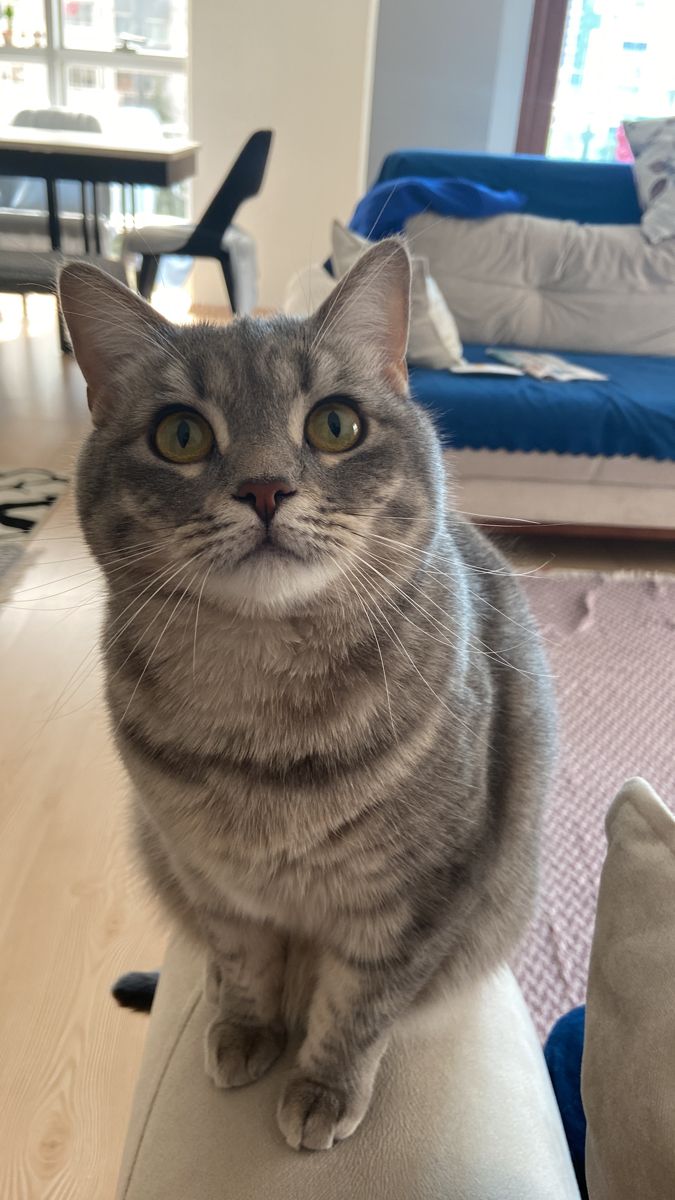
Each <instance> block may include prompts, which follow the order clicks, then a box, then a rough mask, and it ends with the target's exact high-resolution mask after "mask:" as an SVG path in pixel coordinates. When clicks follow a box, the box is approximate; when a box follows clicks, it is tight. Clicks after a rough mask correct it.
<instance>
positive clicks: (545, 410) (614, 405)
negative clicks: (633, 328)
mask: <svg viewBox="0 0 675 1200" xmlns="http://www.w3.org/2000/svg"><path fill="white" fill-rule="evenodd" d="M464 353H465V356H466V357H467V358H468V359H470V360H473V361H474V362H480V361H483V362H484V361H486V354H485V347H484V346H465V348H464ZM558 353H561V354H562V357H563V358H567V359H569V360H570V362H575V363H581V364H582V365H583V366H587V367H591V368H594V369H595V370H596V371H601V372H602V373H603V374H606V375H608V376H609V379H608V380H607V382H606V383H587V382H583V381H576V382H574V383H555V382H553V381H552V380H538V379H532V378H530V377H529V376H527V375H522V376H510V377H508V376H505V377H502V378H495V377H494V376H492V377H490V376H486V375H484V376H470V375H452V374H450V372H449V371H428V370H424V369H423V368H421V367H414V368H412V369H411V371H410V385H411V389H412V393H413V395H414V396H415V398H416V399H417V400H418V401H419V402H420V403H421V404H423V405H424V407H425V408H428V409H429V410H430V411H431V412H432V413H433V414H434V416H435V418H436V425H437V428H438V429H439V432H441V433H442V434H443V435H444V436H445V438H447V440H448V442H449V444H450V445H453V446H456V447H457V448H458V449H461V448H463V447H466V448H470V449H472V450H538V451H543V452H545V451H547V450H554V451H556V452H557V453H558V454H590V455H596V454H602V455H605V456H607V457H612V456H613V455H627V454H636V455H638V456H639V457H640V458H656V459H670V460H675V358H650V357H648V356H646V355H642V356H640V357H638V356H634V355H627V354H571V353H568V352H567V351H559V352H558Z"/></svg>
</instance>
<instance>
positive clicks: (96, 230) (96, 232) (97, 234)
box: [91, 183, 101, 256]
mask: <svg viewBox="0 0 675 1200" xmlns="http://www.w3.org/2000/svg"><path fill="white" fill-rule="evenodd" d="M91 186H92V195H93V197H94V241H95V243H96V253H97V254H98V255H99V256H100V254H101V230H100V229H99V227H98V196H97V195H96V184H95V183H92V185H91Z"/></svg>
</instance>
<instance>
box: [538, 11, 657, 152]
mask: <svg viewBox="0 0 675 1200" xmlns="http://www.w3.org/2000/svg"><path fill="white" fill-rule="evenodd" d="M674 43H675V5H673V4H672V3H668V2H667V0H570V3H569V6H568V9H567V18H566V23H565V32H564V37H563V45H562V54H561V56H560V65H559V68H558V75H557V81H556V86H555V93H554V97H553V105H552V112H551V124H550V130H549V135H548V142H547V146H546V153H547V154H549V155H552V156H553V157H556V158H581V159H595V160H605V161H612V160H615V159H621V158H624V157H626V147H625V142H624V140H623V137H622V133H621V124H622V122H623V121H624V120H635V119H639V118H640V117H664V116H668V115H670V114H674V115H675V93H674V91H673V82H674V78H675V77H674V74H673V56H672V47H673V44H674Z"/></svg>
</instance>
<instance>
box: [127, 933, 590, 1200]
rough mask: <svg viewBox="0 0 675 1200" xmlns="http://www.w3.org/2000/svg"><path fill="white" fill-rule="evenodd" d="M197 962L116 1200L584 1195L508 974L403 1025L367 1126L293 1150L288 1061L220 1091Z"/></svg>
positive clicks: (183, 967) (181, 988)
mask: <svg viewBox="0 0 675 1200" xmlns="http://www.w3.org/2000/svg"><path fill="white" fill-rule="evenodd" d="M206 1020H207V1014H206V1010H205V1007H204V1002H203V999H202V996H201V964H200V961H199V958H198V957H197V956H195V953H194V951H192V950H191V949H190V948H189V947H188V946H186V945H185V944H182V943H176V944H174V945H173V946H172V947H171V949H170V951H169V954H168V957H167V961H166V963H165V965H164V967H163V970H162V976H161V982H160V986H159V992H158V995H157V999H156V1001H155V1008H154V1011H153V1014H152V1018H151V1024H150V1029H149V1033H148V1041H147V1046H146V1052H145V1058H144V1062H143V1066H142V1070H141V1076H140V1079H139V1083H138V1089H137V1094H136V1099H135V1103H134V1110H133V1114H132V1120H131V1125H130V1128H129V1134H128V1140H127V1145H126V1149H125V1154H124V1163H123V1168H122V1174H121V1178H120V1185H119V1192H118V1197H119V1200H578V1197H579V1193H578V1190H577V1187H576V1184H575V1181H574V1175H573V1171H572V1167H571V1164H570V1160H569V1156H568V1153H567V1146H566V1144H565V1140H564V1136H563V1131H562V1127H561V1123H560V1118H559V1115H558V1110H557V1108H556V1105H555V1100H554V1098H553V1094H552V1091H551V1086H550V1083H549V1079H548V1075H547V1073H546V1068H545V1065H544V1060H543V1057H542V1054H541V1050H540V1047H539V1044H538V1041H537V1038H536V1034H535V1032H534V1029H533V1026H532V1024H531V1021H530V1018H529V1015H528V1013H527V1010H526V1008H525V1004H524V1001H523V999H522V997H521V995H520V992H519V990H518V987H517V985H516V983H515V980H514V979H513V976H512V975H511V974H510V972H509V971H508V970H506V969H504V970H501V971H499V972H498V973H497V974H496V975H495V976H494V977H493V978H491V979H490V980H488V981H486V982H484V983H483V984H481V985H478V986H476V987H473V988H472V989H470V990H469V991H467V992H466V993H465V994H463V995H461V996H456V997H455V998H454V1000H453V1001H452V1002H449V1001H446V1002H445V1003H444V1005H443V1006H442V1007H441V1008H436V1009H435V1010H430V1011H429V1012H428V1013H427V1014H426V1015H425V1017H424V1018H423V1019H422V1018H419V1019H416V1020H414V1021H410V1022H408V1023H404V1024H403V1025H402V1026H401V1028H400V1029H399V1031H398V1033H397V1035H396V1037H395V1039H394V1041H393V1044H392V1046H391V1047H390V1049H389V1050H388V1052H387V1054H386V1055H385V1058H384V1060H383V1064H382V1068H381V1071H380V1075H379V1077H378V1082H377V1087H376V1090H375V1097H374V1100H373V1104H372V1107H371V1110H370V1112H369V1113H368V1115H367V1117H366V1119H365V1120H364V1123H363V1125H362V1126H361V1127H360V1129H358V1130H357V1132H356V1133H355V1134H354V1135H353V1136H352V1137H351V1138H350V1139H349V1140H348V1141H346V1142H343V1143H342V1144H341V1145H339V1146H336V1147H335V1148H334V1149H333V1150H330V1151H326V1152H320V1153H315V1154H312V1153H300V1154H298V1153H297V1152H295V1151H293V1150H290V1149H289V1148H288V1146H287V1145H286V1143H285V1142H284V1140H283V1138H282V1136H281V1134H280V1133H279V1131H278V1129H277V1125H276V1120H275V1107H276V1102H277V1098H278V1096H279V1091H280V1088H281V1087H282V1084H283V1078H284V1072H285V1070H286V1069H287V1067H288V1062H287V1061H283V1062H282V1063H280V1064H278V1065H277V1066H276V1067H275V1068H273V1070H272V1071H271V1072H270V1073H269V1074H268V1075H267V1076H265V1077H264V1078H263V1079H262V1080H259V1081H258V1082H257V1083H255V1084H252V1085H251V1086H250V1087H246V1088H241V1089H238V1090H236V1091H230V1092H223V1091H218V1090H216V1088H214V1086H213V1084H212V1083H211V1082H210V1081H209V1080H208V1079H207V1077H206V1075H205V1074H204V1067H203V1061H202V1040H203V1034H204V1026H205V1023H206Z"/></svg>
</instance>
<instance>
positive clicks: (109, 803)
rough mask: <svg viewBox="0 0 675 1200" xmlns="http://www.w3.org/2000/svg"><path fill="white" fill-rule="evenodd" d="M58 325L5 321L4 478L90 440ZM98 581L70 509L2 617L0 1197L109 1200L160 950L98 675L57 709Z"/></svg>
mask: <svg viewBox="0 0 675 1200" xmlns="http://www.w3.org/2000/svg"><path fill="white" fill-rule="evenodd" d="M0 311H2V312H3V316H4V313H5V311H6V309H4V308H3V309H0ZM10 315H11V313H10ZM48 315H49V320H48V321H47V326H46V329H45V330H44V332H43V333H39V332H37V333H36V336H33V337H30V338H27V337H22V338H20V339H11V338H8V340H4V341H3V340H1V339H2V338H3V337H8V335H9V333H10V331H11V328H12V325H11V323H10V322H8V321H7V320H3V321H2V322H1V323H0V428H1V429H2V443H1V449H0V465H3V466H14V465H23V466H44V467H52V468H56V469H58V470H70V469H72V460H73V455H74V452H75V449H76V447H77V445H78V444H79V442H80V440H81V437H82V435H83V433H84V431H85V430H86V429H87V427H88V414H87V407H86V402H85V399H84V389H83V386H82V381H81V378H80V377H79V372H78V371H77V369H76V367H75V365H74V364H73V363H72V362H69V361H68V360H65V359H63V358H62V356H61V354H60V353H59V351H58V345H57V341H56V337H55V331H54V329H55V327H54V316H53V312H52V313H51V314H48ZM39 316H40V313H39V311H38V310H37V309H36V324H34V330H35V329H37V330H39V328H40V321H39V319H38V318H39ZM83 556H84V557H83ZM90 567H91V562H90V560H89V559H88V558H87V557H86V555H85V549H84V546H83V544H82V541H81V539H80V537H79V534H78V533H77V530H76V526H75V522H74V518H73V513H72V507H71V502H70V499H69V498H68V499H66V500H64V501H62V502H61V503H60V504H59V505H58V506H57V508H56V509H55V511H54V512H53V514H52V515H51V516H50V518H49V519H48V521H47V522H45V523H44V524H43V525H42V526H41V527H40V530H39V531H38V533H37V534H36V536H35V540H34V542H33V544H32V547H31V550H30V552H29V554H28V556H26V557H25V558H24V569H23V571H22V573H21V576H20V577H18V578H17V579H16V581H15V585H14V589H13V594H12V597H11V599H10V600H9V601H8V603H7V605H6V607H5V609H4V612H3V614H2V617H1V619H0V663H2V687H0V729H1V730H2V735H1V744H0V756H1V761H2V768H1V770H0V963H1V964H2V967H1V970H0V1146H1V1147H2V1149H1V1150H0V1198H1V1200H47V1198H49V1200H112V1197H113V1196H114V1191H115V1180H116V1176H117V1168H118V1163H119V1158H120V1154H121V1149H122V1142H123V1138H124V1133H125V1128H126V1123H127V1119H128V1114H129V1107H130V1103H131V1096H132V1092H133V1087H134V1081H135V1078H136V1074H137V1071H138V1065H139V1061H140V1055H141V1052H142V1048H143V1039H144V1036H145V1029H146V1026H147V1018H145V1017H143V1016H137V1015H134V1014H130V1013H128V1012H124V1011H122V1010H120V1009H118V1008H117V1006H116V1005H115V1003H114V1001H113V1000H112V999H111V997H110V991H109V989H110V984H111V982H112V981H113V980H114V979H115V978H116V977H117V976H118V975H119V974H120V973H121V972H123V971H125V970H129V969H131V968H134V967H137V968H143V967H145V968H151V967H154V966H158V965H159V963H160V961H161V957H162V951H163V942H164V936H163V932H162V930H161V926H160V924H159V921H158V920H157V918H156V916H155V914H154V912H153V911H152V909H151V906H150V904H149V903H148V901H147V900H146V899H145V897H144V895H143V892H142V890H141V888H140V886H139V884H138V882H137V881H135V880H134V878H133V875H132V872H131V869H130V865H129V854H128V852H127V846H126V835H125V794H124V793H125V784H124V781H123V778H122V773H121V771H120V768H119V767H118V765H117V763H116V762H115V758H114V755H113V752H112V750H111V746H110V742H109V738H108V734H107V731H106V728H105V722H104V717H103V712H102V707H101V702H100V698H99V696H100V688H99V686H98V677H97V675H96V673H94V674H93V675H91V676H90V677H88V678H86V679H85V682H84V683H83V685H82V687H81V688H80V689H79V690H77V691H74V690H73V687H74V685H71V687H70V688H67V690H66V693H65V695H63V696H62V695H61V693H62V691H63V689H64V686H66V685H67V682H68V680H69V678H70V676H71V675H72V673H73V671H75V669H76V668H77V667H78V666H80V665H81V664H84V666H83V668H82V671H81V675H82V676H83V677H84V676H86V675H87V672H88V670H89V668H90V667H91V666H95V662H94V656H92V655H90V651H91V649H92V647H93V646H94V644H95V639H96V632H97V626H98V615H99V604H98V602H97V597H98V595H99V591H100V589H99V585H98V582H97V576H96V574H95V573H94V572H91V571H89V572H88V570H87V569H88V568H90ZM82 572H84V573H82ZM76 573H78V574H76ZM88 655H90V657H89V659H88V658H87V656H88ZM74 682H77V680H75V681H74Z"/></svg>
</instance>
